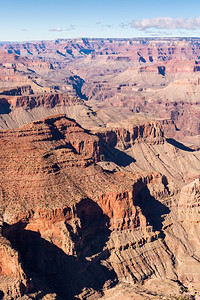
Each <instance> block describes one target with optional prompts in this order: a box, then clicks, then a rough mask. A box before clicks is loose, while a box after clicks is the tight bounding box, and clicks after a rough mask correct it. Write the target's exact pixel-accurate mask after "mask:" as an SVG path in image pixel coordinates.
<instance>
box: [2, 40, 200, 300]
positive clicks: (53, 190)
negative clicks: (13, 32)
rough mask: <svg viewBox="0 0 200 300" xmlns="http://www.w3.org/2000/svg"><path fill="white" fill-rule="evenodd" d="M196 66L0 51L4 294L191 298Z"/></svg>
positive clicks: (100, 53) (121, 56) (96, 53)
mask: <svg viewBox="0 0 200 300" xmlns="http://www.w3.org/2000/svg"><path fill="white" fill-rule="evenodd" d="M199 59H200V40H199V39H196V38H191V39H190V38H184V39H183V38H182V39H178V38H171V39H156V38H155V39H124V40H123V39H72V40H56V41H38V42H24V43H0V162H1V163H0V298H2V299H4V300H11V299H24V300H28V299H43V300H45V299H46V300H47V299H60V300H62V299H69V300H71V299H89V300H93V299H99V298H101V299H105V300H108V299H111V300H112V299H113V300H114V299H122V300H123V299H124V300H125V299H200V250H199V249H200V238H199V237H200V100H199V96H200V73H199V72H200V60H199Z"/></svg>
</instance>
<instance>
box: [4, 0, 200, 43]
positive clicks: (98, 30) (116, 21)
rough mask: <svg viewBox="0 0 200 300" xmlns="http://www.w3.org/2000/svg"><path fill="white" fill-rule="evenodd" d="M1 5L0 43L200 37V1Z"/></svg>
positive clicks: (14, 1) (102, 0)
mask: <svg viewBox="0 0 200 300" xmlns="http://www.w3.org/2000/svg"><path fill="white" fill-rule="evenodd" d="M0 7H1V11H0V41H25V40H30V41H31V40H52V39H57V38H74V37H94V38H95V37H100V38H101V37H113V38H120V37H121V38H123V37H124V38H134V37H152V36H155V37H157V36H197V37H200V2H199V1H197V0H190V1H188V0H187V1H186V0H182V1H181V0H173V1H172V0H168V1H158V0H152V1H147V0H143V1H140V0H137V1H135V0H132V1H131V0H115V1H114V0H107V1H106V0H99V1H95V0H85V1H84V0H82V1H81V0H77V1H76V0H74V1H73V0H71V1H68V0H65V1H64V0H57V1H52V0H40V1H39V0H35V1H28V0H26V1H25V0H18V1H17V0H10V1H8V0H7V1H5V0H4V1H2V3H1V6H0Z"/></svg>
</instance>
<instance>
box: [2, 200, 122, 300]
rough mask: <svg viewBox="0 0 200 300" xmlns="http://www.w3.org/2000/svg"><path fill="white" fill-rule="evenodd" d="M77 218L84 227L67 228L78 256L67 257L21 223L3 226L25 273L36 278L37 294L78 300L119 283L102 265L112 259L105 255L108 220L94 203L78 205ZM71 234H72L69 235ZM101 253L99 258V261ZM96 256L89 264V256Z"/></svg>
mask: <svg viewBox="0 0 200 300" xmlns="http://www.w3.org/2000/svg"><path fill="white" fill-rule="evenodd" d="M77 217H78V218H80V221H81V226H80V227H79V228H78V231H77V232H76V233H74V231H73V228H72V227H71V225H69V224H66V228H67V229H68V231H69V234H70V236H71V240H72V241H73V243H74V245H75V246H74V247H75V249H76V253H77V254H76V255H67V254H66V253H65V252H64V251H63V250H62V249H61V248H59V247H57V246H56V245H55V244H53V243H52V242H49V241H47V240H45V239H44V238H42V237H41V235H40V233H39V232H34V231H30V230H26V229H25V227H26V224H25V223H22V222H18V223H16V224H14V225H12V226H9V225H6V224H5V226H4V230H3V233H4V236H5V237H6V238H7V239H9V240H10V242H11V244H12V246H13V247H14V248H15V249H17V250H18V251H19V253H20V255H21V259H22V262H23V265H24V269H25V272H26V273H27V274H28V275H29V276H30V277H32V278H33V285H34V289H35V291H38V290H40V289H42V291H43V293H44V294H45V293H52V292H53V293H56V294H57V295H58V296H60V297H61V299H69V300H71V299H77V298H76V295H78V294H80V293H81V292H82V291H83V289H84V290H88V291H89V290H91V289H93V290H95V291H101V289H102V288H103V286H104V284H105V283H106V281H108V280H109V282H110V285H111V286H112V285H115V284H116V283H117V276H116V274H115V272H114V271H113V270H109V269H108V268H107V267H106V266H103V265H102V264H101V261H100V260H102V259H104V258H107V257H108V256H109V253H108V251H106V250H105V251H104V250H103V248H104V246H105V243H106V241H107V240H108V237H109V235H110V231H109V229H108V228H107V225H108V224H109V219H108V217H107V216H105V215H104V214H103V212H102V210H101V208H100V207H99V206H98V205H97V204H96V203H95V202H94V201H92V200H91V199H83V200H82V201H81V202H80V203H78V204H77ZM70 230H71V232H70ZM98 253H99V255H100V257H98ZM92 255H96V256H95V257H93V258H91V259H90V260H89V259H87V257H88V256H90V257H91V256H92Z"/></svg>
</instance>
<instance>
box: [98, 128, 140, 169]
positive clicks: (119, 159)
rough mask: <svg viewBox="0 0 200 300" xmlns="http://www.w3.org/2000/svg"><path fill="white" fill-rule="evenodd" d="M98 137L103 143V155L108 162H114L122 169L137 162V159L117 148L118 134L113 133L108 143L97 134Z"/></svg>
mask: <svg viewBox="0 0 200 300" xmlns="http://www.w3.org/2000/svg"><path fill="white" fill-rule="evenodd" d="M97 136H98V137H99V139H100V141H101V144H102V148H103V154H104V156H105V159H106V160H108V161H112V162H114V163H115V164H117V165H118V166H120V167H126V166H129V165H130V164H131V163H133V162H136V160H135V158H133V157H132V156H130V155H128V154H127V153H125V152H124V151H121V150H119V149H117V148H116V145H117V134H116V133H115V132H112V139H111V140H110V141H108V142H106V141H105V140H104V139H103V138H102V136H101V134H97Z"/></svg>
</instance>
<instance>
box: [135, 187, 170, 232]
mask: <svg viewBox="0 0 200 300" xmlns="http://www.w3.org/2000/svg"><path fill="white" fill-rule="evenodd" d="M141 187H142V188H141V189H140V191H139V192H138V193H137V195H135V197H134V205H137V206H139V207H140V208H141V210H142V213H143V215H144V216H145V217H146V219H147V222H148V224H149V225H151V226H153V230H154V231H157V230H158V231H161V230H162V226H163V224H162V222H163V221H164V217H163V215H166V214H169V213H170V209H169V208H168V207H167V206H165V205H164V204H162V203H161V202H160V201H158V200H156V199H155V198H154V197H153V196H152V195H151V194H150V191H149V189H148V187H147V185H146V184H144V183H141Z"/></svg>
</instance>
